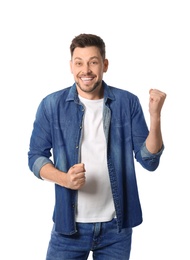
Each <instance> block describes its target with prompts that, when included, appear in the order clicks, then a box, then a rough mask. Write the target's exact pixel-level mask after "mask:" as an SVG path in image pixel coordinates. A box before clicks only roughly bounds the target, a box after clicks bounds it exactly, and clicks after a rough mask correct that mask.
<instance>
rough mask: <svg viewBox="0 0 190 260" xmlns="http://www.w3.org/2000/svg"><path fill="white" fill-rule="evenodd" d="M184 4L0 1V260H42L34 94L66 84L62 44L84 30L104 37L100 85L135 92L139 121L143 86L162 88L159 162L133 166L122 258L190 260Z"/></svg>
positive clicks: (188, 57) (43, 194)
mask: <svg viewBox="0 0 190 260" xmlns="http://www.w3.org/2000/svg"><path fill="white" fill-rule="evenodd" d="M188 2H189V1H188V0H187V1H185V0H159V1H154V0H144V1H143V0H133V1H132V0H131V1H124V0H123V1H122V0H117V1H106V0H96V1H86V0H81V1H78V0H72V1H64V0H62V1H60V0H59V1H56V0H54V1H50V0H32V1H28V0H23V1H21V0H17V1H13V0H12V1H10V0H4V1H1V2H0V38H1V39H0V87H1V101H0V113H1V116H0V119H1V127H0V131H1V132H0V133H1V134H0V138H1V142H0V144H1V150H0V153H1V167H0V175H1V179H0V180H1V182H0V187H1V189H0V193H1V194H0V206H1V213H0V220H1V221H0V238H1V250H0V259H3V260H10V259H19V260H43V259H45V254H46V249H47V245H48V241H49V235H50V231H51V227H52V221H51V217H52V211H53V204H54V186H53V184H52V183H48V182H43V181H40V180H38V179H37V178H35V177H34V175H33V173H31V172H30V171H29V168H28V161H27V160H28V159H27V152H28V146H29V138H30V135H31V131H32V124H33V120H34V116H35V113H36V109H37V106H38V104H39V102H40V101H41V99H42V98H43V97H44V96H45V95H47V94H49V93H50V92H53V91H55V90H59V89H62V88H64V87H67V86H70V85H71V84H73V77H72V75H71V74H70V70H69V59H70V53H69V45H70V42H71V40H72V38H73V37H74V36H76V35H78V34H79V33H84V32H85V33H95V34H98V35H99V36H101V37H102V38H103V39H104V41H105V43H106V46H107V58H108V59H109V62H110V66H109V70H108V72H107V73H106V74H105V75H104V79H105V81H106V82H107V83H108V84H110V85H113V86H116V87H119V88H123V89H128V90H129V91H132V92H133V93H135V94H137V95H138V96H139V98H140V100H141V103H142V106H143V110H144V113H145V117H146V118H147V122H148V123H149V114H148V98H149V97H148V91H149V89H150V88H158V89H160V90H162V91H164V92H166V93H167V99H166V102H165V104H164V107H163V112H162V131H163V138H164V143H165V147H166V148H165V151H164V153H163V156H162V158H161V163H160V167H159V169H157V170H156V172H154V173H150V172H147V171H145V170H144V169H142V168H141V167H140V166H139V165H137V166H136V170H137V180H138V185H139V193H140V197H141V204H142V209H143V217H144V221H143V224H142V225H140V226H139V227H136V228H135V229H134V232H133V242H132V252H131V260H160V259H162V260H170V259H172V260H179V259H180V260H189V259H190V251H189V233H190V224H189V220H190V213H189V212H190V210H189V207H190V203H189V198H190V188H189V173H190V169H189V161H188V159H189V156H188V152H189V145H190V142H189V135H190V127H189V112H190V111H189V87H190V39H189V37H190V15H189V13H190V8H189V6H188ZM89 259H92V258H91V257H90V258H89ZM118 259H119V257H118Z"/></svg>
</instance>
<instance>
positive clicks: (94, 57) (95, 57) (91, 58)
mask: <svg viewBox="0 0 190 260" xmlns="http://www.w3.org/2000/svg"><path fill="white" fill-rule="evenodd" d="M77 59H78V60H82V58H80V57H76V58H74V60H77ZM93 59H98V57H97V56H93V57H90V59H89V60H93Z"/></svg>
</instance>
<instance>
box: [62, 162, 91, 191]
mask: <svg viewBox="0 0 190 260" xmlns="http://www.w3.org/2000/svg"><path fill="white" fill-rule="evenodd" d="M85 180H86V178H85V167H84V164H83V163H79V164H75V165H73V166H72V167H71V168H70V169H69V171H68V172H67V174H66V188H69V189H72V190H78V189H80V188H81V187H82V186H83V185H84V184H85Z"/></svg>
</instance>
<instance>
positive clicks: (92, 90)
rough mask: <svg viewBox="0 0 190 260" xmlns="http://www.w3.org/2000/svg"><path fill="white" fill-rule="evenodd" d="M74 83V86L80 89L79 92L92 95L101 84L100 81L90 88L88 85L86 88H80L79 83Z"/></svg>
mask: <svg viewBox="0 0 190 260" xmlns="http://www.w3.org/2000/svg"><path fill="white" fill-rule="evenodd" d="M75 83H76V85H77V86H78V87H79V88H80V90H81V91H83V92H86V93H92V92H94V91H95V90H96V89H97V88H98V87H99V86H100V84H101V81H97V82H96V83H95V84H94V85H93V86H91V87H89V86H88V85H87V87H82V86H81V85H80V83H79V82H77V81H76V82H75Z"/></svg>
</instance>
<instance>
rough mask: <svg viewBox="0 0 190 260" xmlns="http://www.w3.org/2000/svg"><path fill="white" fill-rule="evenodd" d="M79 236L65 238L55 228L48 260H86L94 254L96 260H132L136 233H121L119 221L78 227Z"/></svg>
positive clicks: (129, 230)
mask: <svg viewBox="0 0 190 260" xmlns="http://www.w3.org/2000/svg"><path fill="white" fill-rule="evenodd" d="M77 230H78V232H77V233H75V234H73V235H70V236H68V235H63V234H60V233H57V232H56V231H55V227H53V230H52V234H51V239H50V242H49V247H48V251H47V257H46V260H77V259H78V260H86V259H88V255H89V253H90V251H92V252H93V259H94V260H128V259H129V256H130V251H131V237H132V229H131V228H127V229H123V230H122V232H120V233H118V232H117V221H116V219H113V220H112V221H109V222H103V223H100V222H99V223H77Z"/></svg>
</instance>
